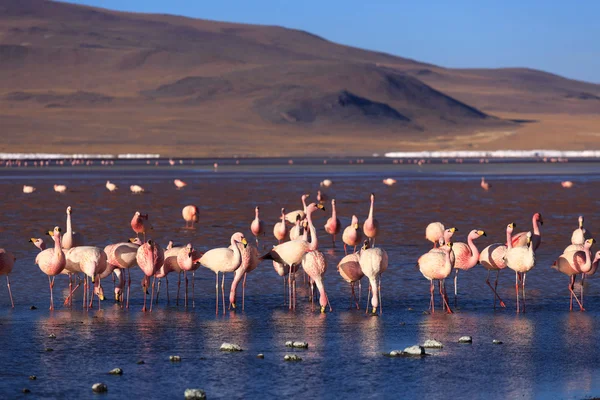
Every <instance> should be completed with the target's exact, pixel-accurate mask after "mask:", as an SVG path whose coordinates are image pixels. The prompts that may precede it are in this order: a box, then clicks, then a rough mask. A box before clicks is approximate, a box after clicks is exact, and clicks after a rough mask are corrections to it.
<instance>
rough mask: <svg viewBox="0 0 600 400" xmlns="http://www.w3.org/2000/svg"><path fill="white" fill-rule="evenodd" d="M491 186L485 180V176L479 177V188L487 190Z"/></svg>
mask: <svg viewBox="0 0 600 400" xmlns="http://www.w3.org/2000/svg"><path fill="white" fill-rule="evenodd" d="M491 187H492V185H490V184H489V183H488V182H486V181H485V178H484V177H483V176H482V177H481V188H482V189H483V190H485V191H486V192H487V191H488V190H490V188H491Z"/></svg>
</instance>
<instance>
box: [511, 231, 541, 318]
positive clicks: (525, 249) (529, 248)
mask: <svg viewBox="0 0 600 400" xmlns="http://www.w3.org/2000/svg"><path fill="white" fill-rule="evenodd" d="M531 236H532V234H531V232H527V236H526V237H527V245H526V246H517V247H512V248H510V249H507V250H506V256H505V257H504V258H505V259H506V266H507V267H508V268H510V269H512V270H513V271H515V290H516V292H517V313H519V312H521V308H520V306H519V281H521V282H522V286H523V312H525V278H526V276H527V272H529V271H531V269H532V268H533V267H535V253H534V250H533V244H532V242H531ZM521 274H522V277H521Z"/></svg>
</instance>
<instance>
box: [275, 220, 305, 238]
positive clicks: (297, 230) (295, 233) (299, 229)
mask: <svg viewBox="0 0 600 400" xmlns="http://www.w3.org/2000/svg"><path fill="white" fill-rule="evenodd" d="M303 233H304V230H303V226H302V221H300V216H299V215H296V224H295V225H294V226H292V229H290V240H296V239H298V238H299V237H300V236H302V234H303ZM280 243H281V242H280Z"/></svg>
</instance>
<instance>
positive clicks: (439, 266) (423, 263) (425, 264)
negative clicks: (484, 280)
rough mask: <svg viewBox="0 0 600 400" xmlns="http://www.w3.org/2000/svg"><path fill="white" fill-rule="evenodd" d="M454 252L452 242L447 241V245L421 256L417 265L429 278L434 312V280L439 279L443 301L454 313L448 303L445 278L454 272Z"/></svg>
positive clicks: (447, 309)
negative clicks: (452, 254) (451, 254)
mask: <svg viewBox="0 0 600 400" xmlns="http://www.w3.org/2000/svg"><path fill="white" fill-rule="evenodd" d="M450 253H452V242H446V243H445V245H441V246H440V247H439V249H434V250H430V251H429V252H427V253H425V254H423V255H422V256H421V257H419V260H418V261H417V265H418V267H419V270H420V271H421V273H422V274H423V276H424V277H425V278H427V279H428V280H429V293H430V296H431V298H430V300H429V309H430V310H431V312H432V313H434V312H435V303H434V292H435V289H434V284H433V281H434V280H436V279H437V280H438V281H439V288H440V296H441V297H442V303H443V305H444V308H445V309H446V311H447V312H448V314H452V309H450V305H449V304H448V295H447V294H446V285H445V280H446V278H447V277H448V276H450V274H451V273H452V268H454V262H453V260H452V258H451V256H450Z"/></svg>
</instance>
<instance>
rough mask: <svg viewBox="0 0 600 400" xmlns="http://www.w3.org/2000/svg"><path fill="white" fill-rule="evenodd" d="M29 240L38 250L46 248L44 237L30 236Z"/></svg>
mask: <svg viewBox="0 0 600 400" xmlns="http://www.w3.org/2000/svg"><path fill="white" fill-rule="evenodd" d="M29 241H30V242H31V243H33V245H34V246H35V247H37V248H38V249H40V250H45V249H46V243H44V239H42V238H31V239H29Z"/></svg>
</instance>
